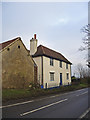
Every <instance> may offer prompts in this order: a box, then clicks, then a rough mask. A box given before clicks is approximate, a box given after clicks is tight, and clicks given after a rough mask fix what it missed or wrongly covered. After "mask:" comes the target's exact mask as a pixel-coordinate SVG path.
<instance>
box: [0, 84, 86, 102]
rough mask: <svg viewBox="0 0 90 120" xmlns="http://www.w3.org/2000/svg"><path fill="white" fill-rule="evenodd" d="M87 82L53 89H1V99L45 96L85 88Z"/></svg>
mask: <svg viewBox="0 0 90 120" xmlns="http://www.w3.org/2000/svg"><path fill="white" fill-rule="evenodd" d="M87 87H88V85H87V84H78V85H71V86H61V87H60V88H53V89H33V90H29V89H3V90H2V101H3V102H5V101H7V100H8V101H9V100H17V99H25V98H32V97H39V96H45V95H50V94H58V93H65V92H68V91H74V90H78V89H82V88H87Z"/></svg>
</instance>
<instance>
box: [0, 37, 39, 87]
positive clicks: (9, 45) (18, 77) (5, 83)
mask: <svg viewBox="0 0 90 120" xmlns="http://www.w3.org/2000/svg"><path fill="white" fill-rule="evenodd" d="M0 56H2V59H0V64H2V66H1V68H0V69H2V76H1V77H0V78H2V88H14V89H15V88H27V87H29V84H30V82H37V65H36V64H35V62H34V60H33V59H32V57H31V56H30V53H29V52H28V50H27V49H26V47H25V45H24V44H23V42H22V40H21V38H20V37H17V38H15V39H13V40H10V41H7V42H4V43H2V44H0Z"/></svg>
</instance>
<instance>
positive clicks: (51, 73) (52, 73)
mask: <svg viewBox="0 0 90 120" xmlns="http://www.w3.org/2000/svg"><path fill="white" fill-rule="evenodd" d="M54 74H55V73H54V72H50V81H54ZM51 75H53V76H51ZM52 78H53V79H52Z"/></svg>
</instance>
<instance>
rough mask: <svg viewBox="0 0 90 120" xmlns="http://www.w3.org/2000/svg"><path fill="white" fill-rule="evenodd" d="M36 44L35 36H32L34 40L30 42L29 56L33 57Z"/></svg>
mask: <svg viewBox="0 0 90 120" xmlns="http://www.w3.org/2000/svg"><path fill="white" fill-rule="evenodd" d="M37 42H38V40H37V39H36V34H34V38H32V39H31V40H30V55H34V54H35V52H36V51H37Z"/></svg>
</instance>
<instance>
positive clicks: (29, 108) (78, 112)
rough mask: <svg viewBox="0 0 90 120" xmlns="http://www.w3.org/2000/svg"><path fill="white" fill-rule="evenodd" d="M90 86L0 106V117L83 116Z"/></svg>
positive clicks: (86, 107)
mask: <svg viewBox="0 0 90 120" xmlns="http://www.w3.org/2000/svg"><path fill="white" fill-rule="evenodd" d="M88 90H90V88H85V89H81V90H76V91H72V92H67V93H64V94H57V95H50V96H48V97H42V98H38V99H33V100H30V101H24V102H20V103H15V104H9V105H5V106H0V109H2V118H83V117H85V115H86V114H87V113H88V111H89V110H90V108H89V106H88V95H89V92H88Z"/></svg>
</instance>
